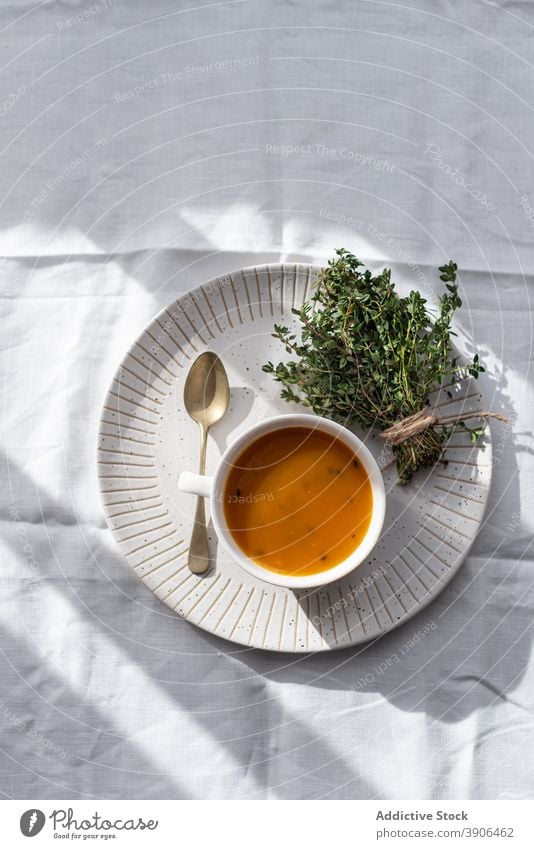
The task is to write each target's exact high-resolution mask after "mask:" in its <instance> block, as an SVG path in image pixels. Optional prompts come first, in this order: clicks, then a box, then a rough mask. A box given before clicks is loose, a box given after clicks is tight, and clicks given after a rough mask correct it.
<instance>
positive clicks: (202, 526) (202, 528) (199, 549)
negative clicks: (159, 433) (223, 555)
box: [187, 427, 210, 575]
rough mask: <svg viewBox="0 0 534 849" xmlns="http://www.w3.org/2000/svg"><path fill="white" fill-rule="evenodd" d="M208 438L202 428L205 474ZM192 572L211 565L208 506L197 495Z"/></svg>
mask: <svg viewBox="0 0 534 849" xmlns="http://www.w3.org/2000/svg"><path fill="white" fill-rule="evenodd" d="M207 439H208V431H207V429H206V428H203V427H201V428H200V463H199V469H198V470H199V473H200V474H201V475H203V474H204V473H205V471H206V442H207ZM187 565H188V566H189V568H190V570H191V572H193V574H195V575H202V574H203V573H204V572H207V571H208V569H209V565H210V556H209V548H208V529H207V527H206V508H205V506H204V498H203V497H202V496H200V495H199V496H197V506H196V510H195V519H194V524H193V533H192V534H191V542H190V544H189V557H188V560H187Z"/></svg>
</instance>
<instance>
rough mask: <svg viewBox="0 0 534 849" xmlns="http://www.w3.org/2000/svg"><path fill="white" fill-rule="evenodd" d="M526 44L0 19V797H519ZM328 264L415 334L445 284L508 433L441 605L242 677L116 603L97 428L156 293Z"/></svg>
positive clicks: (176, 631)
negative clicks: (422, 296)
mask: <svg viewBox="0 0 534 849" xmlns="http://www.w3.org/2000/svg"><path fill="white" fill-rule="evenodd" d="M533 30H534V7H533V5H532V4H529V3H525V2H521V1H520V0H516V2H513V1H512V0H502V2H486V0H466V2H464V3H454V2H451V0H439V2H430V0H410V2H407V3H402V2H386V0H356V1H355V2H354V0H353V1H352V2H351V1H350V0H314V2H306V0H269V1H268V2H267V0H263V2H262V0H223V2H211V3H203V2H201V0H197V2H196V3H195V2H188V3H187V4H186V3H185V2H183V0H178V2H176V0H158V2H153V3H143V2H141V0H122V2H121V0H94V2H91V0H87V2H86V3H78V2H59V0H48V2H41V3H38V2H32V0H11V2H8V0H6V2H5V3H3V4H2V7H1V9H0V35H1V48H2V50H1V59H0V63H1V66H0V67H1V73H0V81H1V89H0V150H1V163H2V167H1V169H0V184H1V186H0V195H1V200H0V209H1V219H0V221H1V227H0V256H1V265H0V272H1V292H2V299H1V308H2V334H1V336H0V344H1V358H2V390H3V406H2V442H3V449H2V450H3V454H4V456H3V463H4V466H3V483H4V485H3V487H2V496H1V497H2V514H1V518H2V521H1V531H2V533H1V539H2V542H1V546H2V549H1V551H2V558H1V563H2V566H1V578H2V584H1V586H2V604H1V611H2V617H1V623H0V624H1V629H2V637H1V643H0V645H1V648H2V656H1V661H0V662H1V666H0V678H1V681H2V687H1V696H0V750H1V753H0V792H1V793H2V795H3V796H4V797H7V798H9V797H13V798H72V799H77V798H80V799H81V798H87V797H90V798H206V797H207V798H224V799H244V798H245V799H258V798H259V799H270V798H288V799H296V798H305V799H309V798H339V799H345V798H365V799H367V798H404V799H406V798H432V799H454V798H493V797H496V798H532V795H533V793H534V771H533V770H534V759H533V757H532V751H533V748H532V740H533V734H534V717H533V700H534V696H533V693H534V689H533V687H534V661H533V659H532V651H531V641H532V633H531V632H532V623H533V621H534V587H533V578H534V560H533V556H532V552H531V544H532V528H533V526H534V518H533V516H534V512H533V506H534V505H533V495H534V484H533V480H534V442H533V435H532V430H531V428H532V411H533V395H534V387H533V377H532V373H531V368H530V360H531V347H532V322H531V304H530V296H531V293H532V276H531V275H532V271H533V267H534V259H533V253H532V243H533V237H534V173H533V149H534V148H533V132H532V129H533V109H534V100H533V97H532V92H533V82H534V65H533V63H534V52H533V50H532V38H533ZM339 246H343V247H347V248H349V249H350V250H352V251H353V252H354V253H357V254H358V255H359V256H360V257H361V258H362V259H363V260H364V261H365V262H366V263H368V264H369V265H370V266H371V267H372V268H375V269H379V268H380V267H383V265H388V266H390V267H392V269H393V272H394V275H395V279H396V280H397V281H398V284H399V286H400V287H401V288H403V287H405V288H407V287H409V286H412V287H413V286H419V288H423V289H424V291H425V292H426V295H427V297H428V298H429V299H430V300H431V301H432V302H434V303H435V299H436V296H437V293H439V291H440V288H441V284H440V282H439V280H438V274H437V271H436V269H437V266H438V265H441V264H443V262H444V261H447V260H448V259H449V258H453V259H454V260H456V262H457V263H458V265H459V267H460V269H461V287H462V297H463V300H464V308H463V309H462V311H461V314H460V316H459V318H458V323H457V328H458V330H459V331H460V332H461V333H463V334H464V336H466V337H469V338H471V339H473V340H474V344H475V345H476V348H477V350H478V351H479V352H480V353H481V356H482V357H483V360H484V362H485V363H486V365H487V367H488V372H487V374H485V375H483V376H482V378H481V379H480V382H481V385H482V388H483V389H484V391H485V393H486V396H487V400H488V403H489V404H491V406H492V407H493V409H504V410H507V411H509V413H510V414H511V415H512V416H513V418H514V422H513V427H510V428H506V427H502V426H496V427H495V428H494V440H495V443H494V444H495V460H494V478H493V485H492V490H491V497H490V506H489V509H488V512H487V515H486V521H485V524H484V526H483V528H482V530H481V532H480V535H479V537H478V539H477V541H476V544H475V545H474V547H473V549H472V551H471V553H470V555H469V557H468V558H467V560H466V562H465V564H464V566H463V567H462V568H461V570H460V572H459V573H458V575H457V576H456V578H455V579H454V580H453V582H452V583H451V584H450V585H449V586H448V588H447V589H446V590H445V591H444V592H443V594H442V595H441V597H440V598H439V600H437V601H436V602H435V603H434V604H432V605H431V606H430V607H428V608H427V609H426V610H425V611H423V612H422V613H421V614H420V615H419V616H418V617H416V618H415V619H413V620H412V621H411V622H409V623H408V624H407V625H405V626H404V627H402V628H400V629H399V630H398V631H396V632H393V633H391V634H389V635H388V636H387V637H385V638H384V639H382V640H380V641H378V642H377V643H375V644H374V645H370V646H365V647H360V648H358V649H355V650H344V651H340V652H333V653H329V654H319V655H315V656H310V657H301V656H288V655H275V654H269V653H263V654H262V653H261V652H258V651H248V650H245V649H243V648H242V647H239V646H237V645H232V644H230V643H224V642H222V641H219V640H218V639H216V638H214V637H211V636H209V635H208V634H206V633H204V632H202V631H199V630H197V629H196V628H194V627H192V626H190V625H189V624H188V623H187V622H184V621H181V620H180V619H179V618H178V617H177V616H175V615H172V614H171V612H170V611H169V610H168V609H167V608H166V607H164V606H163V605H162V604H161V603H160V602H159V601H158V600H157V599H156V598H155V597H154V596H152V595H151V593H150V592H149V591H148V590H147V589H146V588H145V587H144V586H143V585H142V584H141V583H139V582H138V581H137V580H136V578H135V577H134V576H133V574H132V573H131V571H130V570H129V568H128V567H127V566H126V564H125V562H124V561H123V559H122V557H121V556H120V555H119V553H118V550H117V548H116V546H115V543H114V540H113V538H112V536H111V533H110V531H109V530H108V529H107V527H106V524H105V521H104V517H103V512H102V507H101V504H100V500H99V495H98V491H97V485H96V473H95V453H94V449H95V444H96V435H95V434H96V428H97V423H98V418H99V414H100V407H101V404H102V401H103V396H104V393H105V390H106V388H107V386H108V383H109V381H110V379H111V376H112V373H113V371H114V370H115V368H116V366H117V364H118V363H119V361H120V359H121V356H122V354H123V352H124V351H125V350H126V348H127V346H128V345H129V344H130V343H131V342H132V341H133V339H134V338H135V337H136V335H137V334H138V333H139V332H140V330H141V329H142V328H143V326H144V325H145V324H146V323H147V322H148V321H149V320H150V318H151V317H152V316H153V315H154V314H155V313H156V312H157V311H158V310H159V309H160V308H161V307H163V306H164V305H165V304H167V303H169V302H170V301H172V300H173V299H174V298H175V297H176V295H177V294H178V293H181V292H184V291H186V290H188V289H189V288H191V287H193V286H195V285H197V284H199V283H201V282H202V281H203V280H206V279H208V278H210V277H211V276H214V275H216V274H222V273H225V272H227V271H230V270H232V269H235V268H239V267H242V266H246V265H251V264H257V263H261V262H266V261H274V262H277V261H280V260H289V261H294V260H303V261H306V262H310V261H311V262H317V263H322V262H324V261H325V260H326V259H327V258H329V257H330V256H331V255H332V253H333V250H334V248H335V247H339ZM428 625H430V626H431V627H427V628H426V631H428V634H427V635H426V636H424V637H423V638H414V634H417V633H418V632H419V631H423V630H425V626H428ZM406 647H408V648H406ZM388 658H389V659H390V661H389V664H388ZM391 659H393V660H391ZM362 682H363V683H362Z"/></svg>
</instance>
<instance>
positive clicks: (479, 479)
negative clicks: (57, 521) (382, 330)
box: [98, 264, 492, 652]
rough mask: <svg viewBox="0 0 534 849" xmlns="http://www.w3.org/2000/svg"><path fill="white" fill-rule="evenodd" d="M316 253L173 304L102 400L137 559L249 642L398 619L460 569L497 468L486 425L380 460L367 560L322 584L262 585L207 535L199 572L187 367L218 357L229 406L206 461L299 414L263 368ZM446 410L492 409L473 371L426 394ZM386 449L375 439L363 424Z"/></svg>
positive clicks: (368, 634)
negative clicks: (415, 461)
mask: <svg viewBox="0 0 534 849" xmlns="http://www.w3.org/2000/svg"><path fill="white" fill-rule="evenodd" d="M314 272H315V269H314V268H313V267H312V266H309V265H301V264H299V265H295V264H284V265H264V266H258V267H252V268H245V269H243V270H240V271H237V272H234V273H232V274H231V275H227V276H223V277H220V278H216V279H214V280H211V281H209V282H207V283H205V284H204V285H202V286H200V287H199V288H198V289H195V290H194V291H192V292H190V293H188V294H187V295H183V296H182V297H180V298H179V299H178V300H176V301H175V302H173V303H172V304H170V305H169V306H168V307H167V308H166V309H164V310H163V311H162V312H161V313H160V314H159V315H158V316H156V318H155V319H154V320H153V321H152V322H151V324H150V325H149V326H148V327H147V328H146V330H145V331H144V332H143V333H142V335H141V336H140V337H139V339H138V340H137V341H136V342H135V343H134V344H133V345H132V347H131V348H130V350H129V351H128V352H127V354H126V355H125V357H124V359H123V361H122V363H121V365H120V367H119V369H118V371H117V373H116V375H115V377H114V379H113V383H112V385H111V387H110V389H109V392H108V395H107V397H106V399H105V402H104V406H103V409H102V416H101V420H100V431H99V437H98V474H99V481H100V489H101V493H102V498H103V502H104V509H105V513H106V518H107V521H108V524H109V527H110V528H111V530H112V533H113V535H114V537H115V539H116V541H117V543H118V545H119V547H120V549H121V551H122V552H123V554H124V556H125V558H126V560H127V562H128V564H129V566H130V567H131V568H132V569H133V571H134V572H135V574H136V575H137V576H138V578H140V579H141V580H142V581H143V583H144V584H145V585H146V586H147V587H148V589H149V590H151V591H152V592H153V593H154V594H155V595H156V596H157V597H158V598H159V599H161V601H162V602H164V603H165V604H166V605H168V607H170V608H171V609H172V610H174V611H175V612H176V613H177V614H178V615H180V616H182V617H183V618H185V619H187V620H188V621H190V622H192V623H194V624H195V625H198V626H199V627H201V628H204V629H205V630H206V631H209V632H210V633H212V634H216V635H217V636H219V637H223V638H225V639H227V640H232V641H234V642H236V643H240V644H243V645H246V646H250V647H254V648H262V649H270V650H275V651H286V652H314V651H323V650H330V649H338V648H344V647H346V646H351V645H357V644H359V643H363V642H365V641H367V640H370V639H375V638H376V637H378V636H380V635H381V634H384V633H386V632H387V631H390V630H391V629H392V628H395V627H396V626H397V625H400V624H401V623H402V622H405V621H406V620H407V619H409V618H410V617H411V616H413V615H414V614H415V613H417V612H418V611H419V610H421V609H422V608H423V607H425V605H427V604H428V603H429V602H430V601H431V600H432V599H433V598H435V597H436V596H437V595H438V594H439V593H440V592H441V590H442V589H443V588H444V587H445V585H446V584H447V583H448V581H450V579H451V578H452V576H453V575H454V574H455V573H456V571H457V570H458V569H459V567H460V565H461V563H462V560H463V558H464V557H465V555H466V554H467V552H468V550H469V548H470V546H471V544H472V543H473V541H474V539H475V537H476V534H477V532H478V529H479V526H480V523H481V521H482V517H483V513H484V509H485V505H486V500H487V497H488V492H489V486H490V481H491V469H492V464H491V436H490V431H489V428H486V432H485V435H484V438H483V439H482V440H481V442H480V444H479V445H476V446H473V445H472V444H471V442H470V440H469V436H468V434H457V435H455V436H454V437H453V438H452V439H451V441H450V443H449V446H448V447H447V451H446V459H447V461H448V463H447V465H439V466H437V467H436V468H434V469H432V470H430V471H428V470H427V471H426V472H420V473H418V475H417V476H416V478H415V479H414V480H413V482H412V483H411V484H410V485H409V486H407V487H399V486H397V485H396V483H395V481H396V475H395V471H394V466H389V467H388V468H386V470H385V471H384V479H385V484H386V491H387V513H386V520H385V523H384V530H383V534H382V537H381V539H380V541H379V543H378V545H377V546H376V548H375V549H374V550H373V552H372V555H371V557H370V558H369V559H368V560H367V561H366V562H365V563H364V564H362V565H361V566H359V567H358V568H357V570H356V571H355V572H353V573H352V574H351V575H349V576H348V577H346V578H344V579H343V580H340V581H339V582H338V583H332V584H328V585H327V586H326V587H325V588H324V589H315V590H300V591H293V590H290V589H284V588H281V587H275V586H273V585H269V584H266V583H264V582H262V581H260V580H258V579H255V578H253V577H252V576H251V575H248V574H247V573H246V572H244V571H243V570H242V569H241V568H240V567H239V566H238V565H237V564H235V563H233V562H232V561H231V560H229V559H228V558H227V557H226V556H225V555H224V554H223V552H222V551H221V550H220V548H219V547H218V546H217V540H216V538H215V535H214V534H213V533H211V535H210V545H211V556H212V563H213V566H212V569H211V571H210V572H209V574H208V575H207V576H197V575H193V574H191V572H190V571H189V569H188V567H187V545H188V540H189V538H190V535H191V526H192V521H193V512H194V497H193V496H191V495H187V494H185V493H181V492H179V490H178V486H177V480H178V476H179V474H180V473H181V472H182V471H184V470H185V469H188V470H195V469H196V467H197V463H198V432H197V426H196V425H195V423H194V422H192V421H191V420H190V419H189V417H188V416H187V414H186V412H185V410H184V406H183V387H184V381H185V377H186V374H187V371H188V369H189V366H190V365H191V363H192V362H193V361H194V359H195V358H196V357H197V356H198V354H199V353H201V352H202V351H205V350H212V351H215V352H216V353H217V354H218V355H219V356H220V357H221V359H222V360H223V362H224V364H225V367H226V369H227V372H228V376H229V379H230V387H231V400H230V407H229V410H228V413H227V415H226V416H225V418H224V419H223V420H222V422H220V423H219V424H218V425H216V426H215V427H214V428H213V431H212V432H211V433H210V437H209V446H208V458H207V471H208V473H209V472H210V471H211V470H212V469H213V468H214V467H215V465H216V462H217V459H218V458H219V457H220V455H221V454H222V452H223V451H224V449H225V447H226V446H227V445H228V444H229V442H231V441H232V439H233V438H234V437H235V436H236V435H237V434H239V433H240V432H241V431H242V430H243V429H245V428H246V427H249V426H250V425H252V424H254V423H255V422H258V421H260V420H261V419H263V418H265V417H267V416H272V415H277V414H279V413H288V412H292V411H297V410H299V409H301V408H299V407H298V406H297V405H290V404H287V403H286V402H284V401H281V400H280V398H279V386H278V385H277V384H275V382H274V381H273V380H272V378H271V377H270V376H268V375H265V374H264V373H263V372H262V370H261V366H262V364H263V363H265V362H266V361H267V360H273V361H278V360H279V359H281V358H282V356H283V350H282V347H281V345H280V343H279V342H277V341H276V340H275V339H273V337H272V330H273V324H274V323H275V322H277V323H283V324H286V325H288V326H292V324H293V323H294V321H295V319H294V316H293V315H292V313H291V308H292V307H294V306H298V305H300V304H301V303H302V302H303V300H305V299H306V298H307V297H308V296H309V294H310V292H311V285H312V281H313V277H314ZM431 400H432V402H433V404H434V406H437V407H438V408H439V409H440V411H442V412H443V414H444V415H452V414H455V413H458V412H468V411H469V412H470V411H476V410H482V409H483V403H482V397H481V395H480V393H479V392H478V391H477V388H476V383H475V381H473V380H472V379H468V380H466V381H463V382H462V383H461V384H459V385H451V386H447V387H444V389H443V390H442V391H441V393H440V395H439V396H438V397H436V398H434V399H431ZM358 435H359V436H360V438H363V439H364V440H365V442H366V444H367V446H368V448H369V449H370V450H371V452H372V453H373V454H374V456H375V457H376V458H377V459H378V460H379V464H380V465H381V466H385V465H387V461H388V456H387V452H386V451H385V450H384V447H383V445H382V444H381V443H380V441H379V439H378V438H377V437H376V436H373V435H370V434H362V433H361V432H358Z"/></svg>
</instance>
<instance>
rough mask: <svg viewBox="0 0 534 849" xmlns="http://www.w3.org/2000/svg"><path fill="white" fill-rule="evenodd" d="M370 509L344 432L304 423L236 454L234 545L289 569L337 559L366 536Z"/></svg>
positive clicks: (229, 516) (230, 493)
mask: <svg viewBox="0 0 534 849" xmlns="http://www.w3.org/2000/svg"><path fill="white" fill-rule="evenodd" d="M372 510H373V493H372V489H371V483H370V481H369V478H368V476H367V472H366V471H365V469H364V467H363V464H362V463H361V461H360V460H358V458H357V457H356V455H355V454H354V453H353V452H352V451H351V449H350V448H349V447H348V445H346V444H345V443H344V442H342V441H341V440H340V439H337V438H335V437H333V436H331V435H329V434H327V433H325V432H323V431H321V430H317V429H312V428H307V427H287V428H283V429H280V430H275V431H272V432H271V433H267V434H265V435H264V436H260V437H259V438H258V439H256V440H255V441H254V442H253V443H252V444H251V445H249V446H248V447H247V448H245V450H244V451H243V452H242V453H241V454H240V455H239V456H238V457H237V459H236V460H235V462H234V464H233V466H232V468H231V470H230V472H229V474H228V477H227V480H226V488H225V492H224V513H225V519H226V524H227V527H228V530H229V531H230V533H231V535H232V537H233V539H234V541H235V542H236V544H237V545H238V546H239V548H240V549H241V550H242V551H243V552H244V553H245V554H246V555H247V557H249V558H250V559H251V560H254V561H255V562H256V563H258V564H260V565H261V566H263V567H264V568H266V569H270V570H271V571H273V572H278V573H282V574H284V575H313V574H316V573H318V572H324V571H325V570H326V569H329V568H331V567H333V566H337V564H338V563H341V562H342V561H343V560H345V559H346V558H347V557H349V555H350V554H351V553H352V552H353V551H354V549H355V548H356V547H357V546H358V545H359V544H360V543H361V541H362V540H363V538H364V536H365V534H366V533H367V530H368V528H369V523H370V521H371V513H372Z"/></svg>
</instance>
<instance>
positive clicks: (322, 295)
mask: <svg viewBox="0 0 534 849" xmlns="http://www.w3.org/2000/svg"><path fill="white" fill-rule="evenodd" d="M439 270H440V272H441V275H440V279H441V280H443V281H444V283H445V290H446V291H445V292H444V294H443V295H442V296H441V298H440V300H439V309H438V314H437V316H433V315H431V313H430V312H429V310H428V309H427V305H426V301H425V299H424V298H423V297H422V296H421V294H420V293H419V292H417V291H412V292H410V294H409V295H408V296H407V297H405V298H401V297H399V296H398V295H397V294H396V292H395V289H394V286H393V283H392V282H391V272H390V271H389V270H387V269H384V271H382V273H381V274H378V275H377V276H376V277H375V276H373V274H372V273H371V272H370V271H369V270H367V269H364V267H363V264H362V263H361V262H360V261H359V260H358V259H357V258H356V257H355V256H353V255H352V254H351V253H349V252H348V251H346V250H341V249H340V250H337V251H336V258H335V259H333V260H331V261H330V262H329V263H328V266H327V267H326V268H324V269H322V270H321V271H320V272H319V274H318V275H317V279H316V281H315V286H314V292H313V295H312V297H311V299H310V300H309V301H307V302H305V303H304V304H303V306H302V307H301V308H300V309H294V310H293V312H294V314H295V315H296V316H297V317H298V319H299V320H300V324H301V330H300V338H297V335H296V334H295V333H292V332H291V331H290V330H289V328H287V327H284V326H281V325H275V326H274V333H273V336H274V337H275V338H276V339H279V340H280V342H281V343H282V344H283V345H284V346H285V349H286V351H287V353H288V354H290V355H291V356H292V357H294V359H292V360H291V361H290V362H286V363H282V362H281V363H278V365H276V366H275V365H273V363H271V362H269V363H267V364H266V365H264V366H263V370H264V371H265V372H267V373H269V374H272V375H273V376H274V378H275V380H277V381H279V382H280V383H281V384H282V385H283V389H282V391H281V397H282V398H284V399H285V400H287V401H297V402H299V403H303V404H305V405H306V406H308V407H311V409H312V410H313V411H314V413H316V414H317V415H320V416H326V417H328V418H331V419H334V420H335V421H337V422H340V423H341V424H344V425H348V426H350V425H351V424H358V425H360V426H361V427H363V428H366V429H368V428H378V429H379V430H380V432H381V433H382V435H383V436H385V438H386V440H388V441H389V442H390V444H391V445H392V449H393V452H394V455H395V460H396V464H397V473H398V477H399V482H400V483H401V484H405V483H407V482H408V481H409V480H410V478H411V477H412V475H413V474H414V472H415V471H416V470H417V469H419V468H421V467H424V466H431V465H433V464H434V463H436V462H437V461H438V460H440V458H441V456H442V453H443V448H444V444H445V441H446V440H447V438H448V437H449V436H450V434H451V433H452V432H453V431H454V430H457V429H463V430H469V432H470V434H471V438H472V439H473V440H476V439H477V438H478V436H479V434H480V433H481V429H480V428H478V429H477V428H475V429H472V430H470V429H469V428H468V427H467V425H466V424H465V422H464V421H457V420H456V417H449V419H447V420H446V423H445V420H440V419H438V418H437V417H436V416H434V415H432V414H429V413H428V410H426V408H427V407H428V403H429V400H428V399H429V396H430V395H431V394H432V393H433V392H435V391H436V390H438V389H439V388H440V387H442V386H443V385H444V384H445V383H446V382H447V381H449V382H454V381H456V380H458V379H460V378H461V377H462V376H463V377H466V376H467V375H471V376H472V377H475V378H476V377H478V375H479V374H480V372H483V371H484V368H483V367H482V365H481V364H480V362H479V357H478V354H475V356H474V357H473V359H472V360H471V361H470V362H469V363H468V364H467V365H464V366H463V367H462V369H461V370H460V369H459V367H458V365H457V362H456V360H455V357H454V354H453V351H452V349H451V336H453V335H454V333H453V331H452V329H451V322H452V318H453V315H454V313H455V311H456V309H458V307H460V306H461V304H462V302H461V300H460V297H459V295H458V285H457V283H456V271H457V266H456V264H455V263H453V262H449V263H448V264H447V265H444V266H442V267H441V268H440V269H439ZM477 415H478V416H480V417H484V416H487V415H492V414H485V413H478V414H477ZM468 417H471V416H466V415H464V416H463V417H462V418H468ZM497 418H502V417H500V416H497ZM451 419H452V421H451ZM388 432H389V434H390V437H391V438H388Z"/></svg>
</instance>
